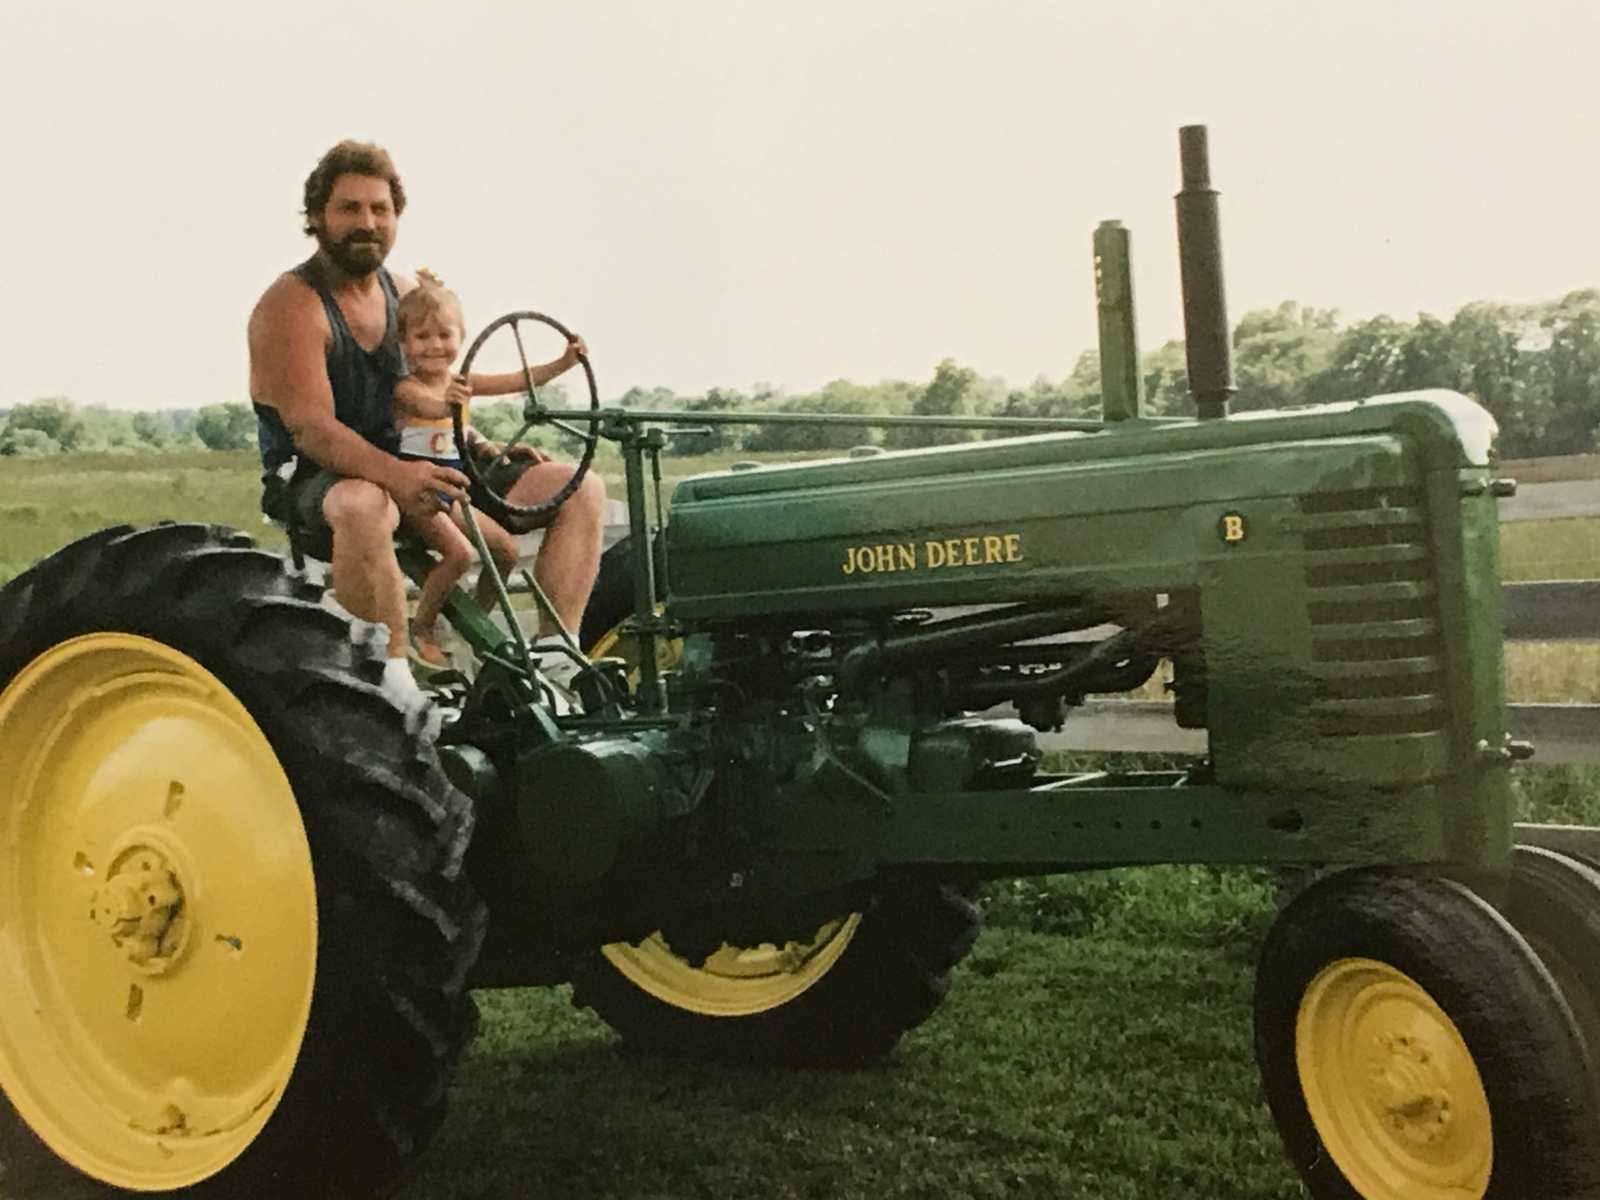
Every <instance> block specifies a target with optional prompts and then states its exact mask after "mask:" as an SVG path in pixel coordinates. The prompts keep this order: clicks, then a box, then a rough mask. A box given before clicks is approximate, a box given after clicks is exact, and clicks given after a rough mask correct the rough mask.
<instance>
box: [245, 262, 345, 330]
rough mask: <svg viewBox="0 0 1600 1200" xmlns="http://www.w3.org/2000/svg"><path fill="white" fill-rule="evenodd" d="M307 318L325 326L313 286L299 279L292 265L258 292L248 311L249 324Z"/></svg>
mask: <svg viewBox="0 0 1600 1200" xmlns="http://www.w3.org/2000/svg"><path fill="white" fill-rule="evenodd" d="M303 321H310V322H312V323H313V324H315V325H317V326H320V327H322V328H323V329H327V325H328V319H327V315H326V314H325V313H324V312H323V310H322V300H321V298H320V297H319V296H318V295H317V290H316V289H315V288H314V287H312V286H311V284H309V283H308V282H306V280H305V279H303V278H302V277H301V276H300V275H299V274H298V272H297V270H296V269H294V268H291V269H290V270H287V271H285V272H283V274H281V275H279V276H278V277H277V278H276V279H274V280H273V281H272V282H271V283H270V284H268V285H267V290H266V291H264V292H262V293H261V299H259V300H257V301H256V306H255V308H254V309H252V310H251V312H250V324H251V325H252V326H259V325H261V324H263V323H266V324H268V325H275V326H276V325H282V324H291V325H295V324H300V323H301V322H303Z"/></svg>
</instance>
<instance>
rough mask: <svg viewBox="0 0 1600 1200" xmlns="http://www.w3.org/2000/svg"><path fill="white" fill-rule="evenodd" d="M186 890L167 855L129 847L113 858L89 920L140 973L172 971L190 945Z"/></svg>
mask: <svg viewBox="0 0 1600 1200" xmlns="http://www.w3.org/2000/svg"><path fill="white" fill-rule="evenodd" d="M186 897H187V889H186V888H185V887H184V885H183V881H182V878H181V876H180V874H179V872H178V871H177V869H176V868H175V867H174V865H173V864H172V862H171V861H169V860H168V858H167V856H166V855H164V854H163V853H162V852H161V851H160V850H158V849H157V848H155V847H154V846H149V845H138V844H136V845H133V846H130V847H128V849H126V850H124V851H123V852H122V853H121V854H119V855H117V857H116V859H115V860H114V861H113V863H112V866H111V869H110V870H109V871H108V872H107V875H106V880H105V883H104V884H102V885H101V886H100V887H98V888H96V889H95V890H94V891H93V892H91V893H90V895H89V919H90V920H91V921H92V922H93V923H94V924H95V925H97V926H99V928H100V929H101V930H103V931H104V932H105V933H108V934H110V936H111V943H112V945H113V946H115V947H116V948H117V950H118V951H120V952H121V953H122V954H123V955H124V956H125V957H126V958H127V960H128V963H129V964H130V965H131V966H132V967H133V968H134V969H135V970H138V971H142V972H143V973H145V974H147V975H162V974H165V973H166V972H168V971H170V970H171V969H172V968H173V967H174V966H175V965H176V964H177V962H178V959H179V958H180V957H181V956H182V954H183V950H184V947H185V946H186V945H187V944H188V933H189V924H190V922H189V916H188V912H187V898H186Z"/></svg>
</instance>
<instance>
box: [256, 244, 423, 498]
mask: <svg viewBox="0 0 1600 1200" xmlns="http://www.w3.org/2000/svg"><path fill="white" fill-rule="evenodd" d="M315 261H316V260H315V259H312V260H310V261H307V262H303V263H301V264H300V265H299V266H298V267H296V268H294V270H293V272H292V274H293V275H294V277H295V278H296V279H299V280H301V281H302V282H304V283H306V284H307V285H309V286H310V287H312V288H314V289H315V290H316V293H317V295H318V296H320V297H321V298H322V311H323V312H324V313H326V314H327V317H328V328H329V329H331V330H332V331H333V338H332V340H330V341H329V342H328V358H327V362H328V384H329V386H330V387H332V389H333V415H334V416H335V417H337V418H338V419H339V422H340V424H343V425H348V426H349V427H350V428H351V429H353V430H355V431H356V432H357V433H359V434H360V435H361V436H362V437H364V438H366V439H367V441H369V442H371V443H372V444H373V445H374V446H377V447H378V448H379V449H382V450H387V451H389V452H390V453H393V452H394V451H395V450H396V449H398V447H399V440H398V437H397V435H396V434H395V431H394V385H395V381H396V380H398V379H399V378H400V377H401V376H402V375H403V374H404V373H405V367H404V363H403V360H402V359H401V357H400V338H399V334H398V331H397V329H396V324H395V315H394V314H395V306H396V305H397V304H398V303H399V299H400V298H399V294H398V293H397V292H396V291H395V288H394V280H393V279H391V278H390V277H389V272H388V271H387V270H385V269H384V268H382V267H379V268H378V286H380V287H381V288H382V289H383V299H384V304H385V308H386V309H387V314H386V321H385V324H384V332H383V341H381V342H379V343H378V348H377V349H376V350H373V351H372V352H371V353H368V352H367V351H366V350H363V349H362V348H361V343H360V342H358V341H356V339H355V335H354V334H352V333H351V332H350V326H349V325H348V324H347V323H346V322H345V319H344V313H343V312H342V311H340V308H339V302H338V301H337V300H335V299H334V298H333V293H332V292H330V291H328V289H327V287H326V286H325V285H324V284H323V281H322V278H321V276H320V274H319V273H318V272H317V271H316V270H315V268H314V267H313V266H312V263H314V262H315ZM255 410H256V427H257V436H258V441H259V444H260V447H261V465H262V467H263V468H264V469H265V470H266V471H268V472H272V471H276V470H277V469H278V468H279V467H281V466H282V465H283V464H284V463H286V462H288V461H289V460H290V459H292V458H294V456H295V448H294V439H293V438H291V437H290V436H289V430H288V428H287V426H285V425H284V423H283V418H282V417H280V416H279V415H278V410H277V409H275V408H269V407H268V406H266V405H264V404H257V405H256V406H255Z"/></svg>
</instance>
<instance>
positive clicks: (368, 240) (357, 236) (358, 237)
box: [344, 233, 383, 246]
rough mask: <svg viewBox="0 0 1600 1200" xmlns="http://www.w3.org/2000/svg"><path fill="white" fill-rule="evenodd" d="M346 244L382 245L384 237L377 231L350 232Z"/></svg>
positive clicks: (346, 236)
mask: <svg viewBox="0 0 1600 1200" xmlns="http://www.w3.org/2000/svg"><path fill="white" fill-rule="evenodd" d="M344 244H345V245H346V246H381V245H382V244H383V239H381V238H380V237H379V236H378V235H377V234H375V233H350V234H346V235H345V238H344Z"/></svg>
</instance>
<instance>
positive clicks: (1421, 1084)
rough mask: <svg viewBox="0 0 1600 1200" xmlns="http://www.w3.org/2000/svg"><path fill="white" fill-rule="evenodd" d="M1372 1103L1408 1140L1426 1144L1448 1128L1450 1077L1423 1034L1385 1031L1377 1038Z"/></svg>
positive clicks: (1433, 1140)
mask: <svg viewBox="0 0 1600 1200" xmlns="http://www.w3.org/2000/svg"><path fill="white" fill-rule="evenodd" d="M1375 1057H1376V1062H1375V1064H1374V1071H1373V1088H1372V1092H1371V1097H1370V1103H1371V1104H1372V1106H1373V1107H1374V1108H1376V1109H1377V1110H1378V1111H1380V1112H1381V1113H1382V1114H1383V1116H1384V1118H1385V1119H1386V1120H1387V1121H1388V1123H1389V1126H1390V1128H1392V1129H1393V1130H1394V1131H1395V1133H1397V1134H1398V1135H1400V1136H1401V1137H1403V1138H1405V1139H1406V1140H1407V1141H1409V1142H1411V1143H1413V1144H1415V1145H1418V1146H1422V1145H1427V1144H1430V1143H1433V1142H1437V1141H1439V1140H1440V1139H1441V1138H1443V1137H1444V1136H1445V1135H1446V1133H1447V1132H1448V1130H1449V1126H1450V1120H1451V1111H1450V1094H1449V1091H1448V1081H1447V1080H1446V1079H1444V1078H1443V1076H1442V1074H1441V1073H1440V1071H1439V1069H1438V1066H1437V1063H1436V1061H1435V1058H1434V1056H1433V1054H1432V1053H1431V1052H1430V1050H1429V1048H1428V1046H1427V1044H1426V1043H1425V1042H1424V1041H1422V1040H1421V1039H1420V1038H1418V1037H1415V1036H1412V1035H1409V1034H1384V1035H1382V1036H1380V1037H1379V1038H1378V1045H1377V1049H1376V1055H1375Z"/></svg>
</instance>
